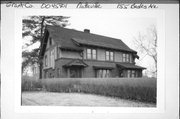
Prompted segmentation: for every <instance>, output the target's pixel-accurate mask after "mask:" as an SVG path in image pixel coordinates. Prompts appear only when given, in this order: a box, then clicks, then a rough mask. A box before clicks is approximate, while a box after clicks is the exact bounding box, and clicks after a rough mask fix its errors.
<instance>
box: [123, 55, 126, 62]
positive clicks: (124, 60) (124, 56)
mask: <svg viewBox="0 0 180 119" xmlns="http://www.w3.org/2000/svg"><path fill="white" fill-rule="evenodd" d="M123 62H126V54H123Z"/></svg>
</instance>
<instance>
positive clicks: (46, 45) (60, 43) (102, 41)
mask: <svg viewBox="0 0 180 119" xmlns="http://www.w3.org/2000/svg"><path fill="white" fill-rule="evenodd" d="M40 58H41V61H42V64H43V65H42V67H41V72H42V78H58V77H60V78H69V77H70V78H81V77H82V78H92V77H97V78H106V77H142V70H143V69H145V68H143V67H140V66H137V65H135V58H139V57H138V56H137V52H136V51H134V50H132V49H130V48H129V47H128V46H127V45H126V44H125V43H123V42H122V41H121V40H120V39H115V38H110V37H106V36H101V35H96V34H92V33H90V30H88V29H85V30H84V32H81V31H77V30H73V29H67V28H62V27H59V26H50V25H47V26H46V28H45V33H44V38H43V40H42V43H41V51H40Z"/></svg>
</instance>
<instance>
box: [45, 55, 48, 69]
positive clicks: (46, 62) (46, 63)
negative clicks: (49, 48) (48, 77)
mask: <svg viewBox="0 0 180 119" xmlns="http://www.w3.org/2000/svg"><path fill="white" fill-rule="evenodd" d="M47 66H48V61H47V55H45V67H47Z"/></svg>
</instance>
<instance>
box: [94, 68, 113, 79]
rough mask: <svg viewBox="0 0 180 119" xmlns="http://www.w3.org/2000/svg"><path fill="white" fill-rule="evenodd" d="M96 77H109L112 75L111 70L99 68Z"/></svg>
mask: <svg viewBox="0 0 180 119" xmlns="http://www.w3.org/2000/svg"><path fill="white" fill-rule="evenodd" d="M96 77H97V78H108V77H110V70H109V69H98V70H96Z"/></svg>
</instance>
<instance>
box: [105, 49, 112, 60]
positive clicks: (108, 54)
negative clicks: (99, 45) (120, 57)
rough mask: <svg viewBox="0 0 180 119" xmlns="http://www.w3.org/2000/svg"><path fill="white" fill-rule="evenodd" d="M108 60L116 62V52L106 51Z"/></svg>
mask: <svg viewBox="0 0 180 119" xmlns="http://www.w3.org/2000/svg"><path fill="white" fill-rule="evenodd" d="M106 60H107V61H114V52H110V51H106Z"/></svg>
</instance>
